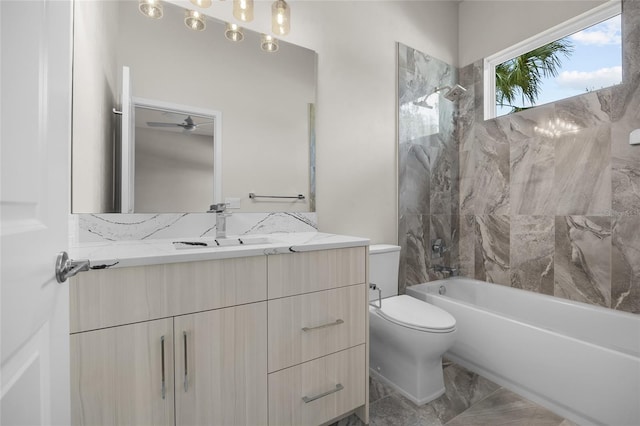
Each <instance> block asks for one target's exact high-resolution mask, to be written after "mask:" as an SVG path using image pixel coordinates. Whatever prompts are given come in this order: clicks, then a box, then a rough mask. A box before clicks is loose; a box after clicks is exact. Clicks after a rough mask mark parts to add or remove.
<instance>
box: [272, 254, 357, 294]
mask: <svg viewBox="0 0 640 426" xmlns="http://www.w3.org/2000/svg"><path fill="white" fill-rule="evenodd" d="M268 258H269V259H268V262H269V263H268V276H269V278H268V282H269V292H268V294H269V299H274V298H278V297H285V296H293V295H296V294H303V293H309V292H312V291H319V290H328V289H331V288H337V287H344V286H348V285H353V284H362V283H364V282H365V279H366V278H365V275H366V266H365V265H366V263H365V260H366V247H351V248H343V249H335V250H318V251H312V252H305V253H291V254H282V255H277V256H268Z"/></svg>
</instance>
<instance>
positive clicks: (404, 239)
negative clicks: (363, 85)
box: [398, 44, 459, 293]
mask: <svg viewBox="0 0 640 426" xmlns="http://www.w3.org/2000/svg"><path fill="white" fill-rule="evenodd" d="M456 79H457V71H456V68H455V67H453V66H451V65H449V64H446V63H444V62H442V61H440V60H438V59H435V58H433V57H431V56H429V55H426V54H424V53H421V52H419V51H417V50H415V49H412V48H410V47H408V46H405V45H403V44H398V109H399V114H398V117H399V123H398V134H399V160H398V161H399V165H398V170H399V238H398V239H399V244H400V246H401V247H402V251H401V255H400V281H399V282H400V287H401V288H400V292H401V293H404V288H405V286H406V285H413V284H418V283H421V282H425V281H429V279H430V278H431V279H433V278H436V277H437V274H436V273H435V272H434V271H433V270H432V269H431V268H432V267H433V265H435V264H444V265H446V266H449V265H451V264H452V263H454V262H455V259H457V236H458V231H457V228H458V216H457V215H458V208H459V207H458V199H459V197H458V188H457V176H458V144H457V136H456V131H457V128H456V124H455V120H454V115H455V105H454V103H452V102H449V101H447V100H445V99H444V98H443V96H442V94H436V95H435V96H432V97H430V98H429V99H428V100H427V104H428V105H429V106H433V107H431V108H429V107H425V106H416V105H415V104H414V102H415V101H418V100H422V99H424V97H425V96H428V95H430V94H434V93H435V90H436V88H439V87H442V86H453V85H454V84H455V82H456ZM436 102H437V106H436ZM429 117H431V119H432V120H435V122H437V123H438V125H437V128H435V127H433V126H429V125H425V121H429ZM432 122H433V121H432ZM436 238H440V239H442V240H443V242H444V244H445V246H446V247H447V248H448V251H447V252H446V253H445V254H444V256H443V257H441V258H439V259H432V256H431V244H430V241H431V240H434V239H436Z"/></svg>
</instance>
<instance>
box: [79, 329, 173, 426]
mask: <svg viewBox="0 0 640 426" xmlns="http://www.w3.org/2000/svg"><path fill="white" fill-rule="evenodd" d="M173 389H174V386H173V319H172V318H169V319H163V320H157V321H149V322H143V323H138V324H131V325H124V326H120V327H113V328H107V329H103V330H96V331H90V332H86V333H78V334H73V335H71V416H72V423H73V424H74V425H172V424H173V422H174V394H173Z"/></svg>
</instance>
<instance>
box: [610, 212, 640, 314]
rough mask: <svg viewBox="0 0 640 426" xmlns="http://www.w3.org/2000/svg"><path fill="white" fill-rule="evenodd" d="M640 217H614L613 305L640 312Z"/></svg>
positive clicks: (612, 259)
mask: <svg viewBox="0 0 640 426" xmlns="http://www.w3.org/2000/svg"><path fill="white" fill-rule="evenodd" d="M638 230H640V216H624V217H619V218H617V219H615V220H614V224H613V233H612V234H613V235H612V245H613V247H612V253H611V262H612V263H611V274H612V276H611V307H612V308H613V309H618V310H621V311H626V312H632V313H636V314H640V232H638Z"/></svg>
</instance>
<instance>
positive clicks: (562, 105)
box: [555, 89, 611, 129]
mask: <svg viewBox="0 0 640 426" xmlns="http://www.w3.org/2000/svg"><path fill="white" fill-rule="evenodd" d="M599 92H600V91H595V92H589V93H583V94H581V95H578V96H574V97H572V98H569V99H565V100H562V101H559V102H556V103H555V107H556V115H557V117H556V120H557V121H556V123H555V124H556V125H557V126H558V128H560V129H561V128H562V126H569V127H573V128H577V129H587V128H590V127H594V126H599V125H602V124H609V123H610V122H611V119H610V117H609V114H608V113H607V109H608V105H607V96H606V95H607V94H609V93H610V91H609V90H607V89H605V90H604V91H603V95H600V93H599Z"/></svg>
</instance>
